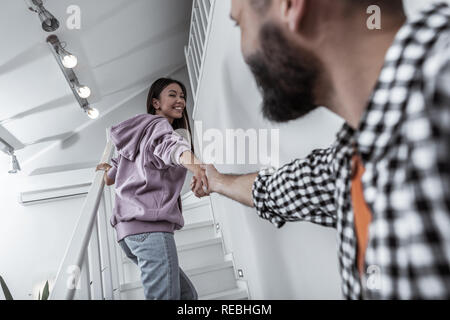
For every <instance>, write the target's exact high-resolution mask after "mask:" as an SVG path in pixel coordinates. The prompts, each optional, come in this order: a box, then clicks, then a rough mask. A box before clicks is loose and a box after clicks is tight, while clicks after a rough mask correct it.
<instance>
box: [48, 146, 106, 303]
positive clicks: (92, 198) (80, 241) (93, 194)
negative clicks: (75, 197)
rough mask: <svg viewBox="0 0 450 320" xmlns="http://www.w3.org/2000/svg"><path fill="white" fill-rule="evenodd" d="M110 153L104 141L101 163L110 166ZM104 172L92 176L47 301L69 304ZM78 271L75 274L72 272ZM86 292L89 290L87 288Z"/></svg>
mask: <svg viewBox="0 0 450 320" xmlns="http://www.w3.org/2000/svg"><path fill="white" fill-rule="evenodd" d="M113 152H114V145H113V143H112V142H111V141H110V140H108V142H107V144H106V147H105V150H104V151H103V155H102V158H101V162H102V163H103V162H106V163H108V162H110V161H111V157H112V155H113ZM103 176H104V172H103V171H99V172H96V173H95V175H94V181H93V183H92V185H91V187H90V189H89V192H88V194H87V196H86V200H85V201H84V204H83V208H82V211H81V215H80V217H79V219H78V221H77V225H76V227H75V229H74V231H73V234H72V237H71V240H70V243H69V245H68V247H67V249H66V252H65V254H64V258H63V261H62V263H61V265H60V267H59V269H58V273H57V276H56V281H55V284H54V286H53V289H52V291H51V294H50V300H72V299H73V298H74V296H75V292H76V287H77V284H78V281H79V280H80V279H79V275H80V274H81V271H82V268H83V265H84V262H85V257H86V256H87V254H86V253H87V248H88V245H89V241H90V239H91V235H92V231H93V226H94V222H95V220H96V218H97V212H98V208H99V205H100V200H101V198H102V196H103V189H104V186H105V182H104V179H103ZM74 270H78V272H75V273H74V272H73V271H74ZM89 289H90V288H89Z"/></svg>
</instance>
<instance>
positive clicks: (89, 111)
mask: <svg viewBox="0 0 450 320" xmlns="http://www.w3.org/2000/svg"><path fill="white" fill-rule="evenodd" d="M84 111H85V112H86V113H87V115H88V117H89V118H91V119H92V120H94V119H97V118H98V116H99V115H100V113H99V112H98V110H97V109H95V108H91V107H88V108H86V109H85V110H84Z"/></svg>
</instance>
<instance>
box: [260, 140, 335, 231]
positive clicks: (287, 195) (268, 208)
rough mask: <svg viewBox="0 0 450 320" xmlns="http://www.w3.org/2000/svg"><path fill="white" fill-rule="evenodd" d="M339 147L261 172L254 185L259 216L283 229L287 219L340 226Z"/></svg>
mask: <svg viewBox="0 0 450 320" xmlns="http://www.w3.org/2000/svg"><path fill="white" fill-rule="evenodd" d="M334 153H335V147H331V148H329V149H323V150H315V151H313V152H312V153H311V155H310V156H308V157H307V158H306V159H303V160H295V161H293V162H292V163H290V164H287V165H285V166H284V167H282V168H280V169H278V170H274V169H265V170H262V171H260V172H259V174H258V176H257V178H256V180H255V182H254V184H253V190H252V192H253V203H254V205H255V208H256V210H257V213H258V215H259V216H260V217H261V218H263V219H267V220H269V221H270V222H271V223H273V224H274V225H275V226H276V227H278V228H281V227H282V226H283V225H284V224H285V223H286V222H287V221H309V222H313V223H317V224H320V225H323V226H327V227H335V226H336V206H335V199H334V195H333V194H334V189H335V178H334V177H335V175H334V174H333V173H332V171H333V170H332V161H333V159H334Z"/></svg>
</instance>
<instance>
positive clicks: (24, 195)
mask: <svg viewBox="0 0 450 320" xmlns="http://www.w3.org/2000/svg"><path fill="white" fill-rule="evenodd" d="M90 186H91V184H90V183H84V184H77V185H71V186H62V187H58V188H51V189H41V190H32V191H26V192H21V193H20V194H19V203H21V204H22V205H33V204H40V203H45V202H50V201H59V200H65V199H69V198H75V197H83V196H86V195H87V193H88V192H89V187H90Z"/></svg>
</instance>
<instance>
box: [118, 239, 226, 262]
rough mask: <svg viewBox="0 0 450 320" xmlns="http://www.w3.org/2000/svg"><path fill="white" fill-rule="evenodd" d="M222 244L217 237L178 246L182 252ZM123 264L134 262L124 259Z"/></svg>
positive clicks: (178, 249)
mask: <svg viewBox="0 0 450 320" xmlns="http://www.w3.org/2000/svg"><path fill="white" fill-rule="evenodd" d="M220 243H222V238H221V237H216V238H212V239H206V240H202V241H196V242H192V243H188V244H183V245H180V246H177V251H178V252H182V251H185V250H191V249H196V248H201V247H207V246H210V245H215V244H220ZM122 263H132V261H131V260H130V259H128V258H127V257H124V258H123V261H122Z"/></svg>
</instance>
